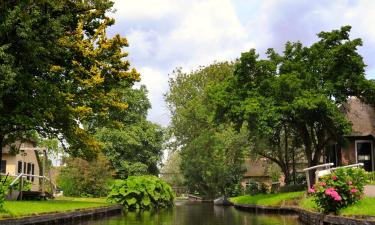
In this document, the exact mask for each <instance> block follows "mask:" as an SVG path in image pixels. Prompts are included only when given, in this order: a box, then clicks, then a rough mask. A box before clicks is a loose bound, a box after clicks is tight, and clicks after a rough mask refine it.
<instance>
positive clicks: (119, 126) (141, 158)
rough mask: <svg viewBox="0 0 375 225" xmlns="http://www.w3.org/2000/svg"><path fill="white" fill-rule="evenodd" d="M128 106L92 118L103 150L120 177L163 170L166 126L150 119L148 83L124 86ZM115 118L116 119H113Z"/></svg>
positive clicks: (123, 96)
mask: <svg viewBox="0 0 375 225" xmlns="http://www.w3.org/2000/svg"><path fill="white" fill-rule="evenodd" d="M121 99H122V101H123V102H126V103H127V104H128V105H129V107H128V109H127V110H125V111H124V110H123V111H119V110H112V111H111V112H110V114H109V116H108V117H107V118H106V119H105V120H95V121H90V123H89V124H90V125H89V126H91V127H93V128H95V133H94V134H95V137H96V138H97V139H98V140H99V141H101V142H102V143H103V153H104V155H105V156H106V158H107V159H108V161H109V162H110V164H111V166H112V168H113V169H114V170H115V172H116V177H119V178H126V177H128V176H131V175H143V174H153V175H157V174H158V172H159V169H158V164H159V163H160V161H161V157H162V149H163V141H164V139H163V133H164V132H163V129H162V128H161V127H160V126H159V125H157V124H154V123H152V122H150V121H147V112H148V110H149V109H150V107H151V104H150V102H149V100H148V99H147V90H146V88H145V87H144V86H141V87H140V88H139V89H135V88H127V89H123V90H122V97H121ZM111 121H114V123H113V122H112V123H109V122H111Z"/></svg>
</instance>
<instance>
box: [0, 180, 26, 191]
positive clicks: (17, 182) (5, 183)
mask: <svg viewBox="0 0 375 225" xmlns="http://www.w3.org/2000/svg"><path fill="white" fill-rule="evenodd" d="M14 179H16V178H14V177H7V178H5V177H4V178H3V181H4V182H3V183H4V185H5V186H6V187H7V188H9V186H10V184H11V183H12V182H13V181H14ZM31 185H32V184H31V181H29V180H27V179H26V178H24V180H23V188H22V190H23V191H31ZM13 190H17V191H19V190H20V180H17V181H16V182H15V183H14V184H13Z"/></svg>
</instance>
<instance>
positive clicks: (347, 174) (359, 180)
mask: <svg viewBox="0 0 375 225" xmlns="http://www.w3.org/2000/svg"><path fill="white" fill-rule="evenodd" d="M366 182H367V173H366V171H365V170H363V169H360V168H341V169H338V170H335V171H334V172H332V173H331V174H329V175H326V176H323V177H322V178H320V179H319V182H318V183H316V184H315V185H314V187H313V188H312V189H310V190H309V192H310V193H311V194H312V195H313V196H314V201H315V203H316V205H317V207H318V208H319V209H320V210H321V211H323V212H324V213H336V214H337V213H338V212H339V210H340V209H342V208H345V207H347V206H349V205H353V204H354V203H356V202H357V201H359V200H360V199H361V198H362V195H363V189H364V185H365V184H366Z"/></svg>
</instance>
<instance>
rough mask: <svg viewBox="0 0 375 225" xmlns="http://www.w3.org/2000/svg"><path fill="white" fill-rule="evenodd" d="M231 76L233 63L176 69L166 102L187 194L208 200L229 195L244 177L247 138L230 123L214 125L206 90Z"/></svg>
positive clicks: (211, 107)
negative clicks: (182, 69)
mask: <svg viewBox="0 0 375 225" xmlns="http://www.w3.org/2000/svg"><path fill="white" fill-rule="evenodd" d="M227 76H233V64H232V63H216V64H213V65H210V66H207V67H205V68H201V69H199V70H197V71H194V72H191V73H189V74H186V73H183V72H182V71H181V70H176V71H175V73H174V74H173V78H171V80H170V83H169V86H170V88H169V92H168V93H167V94H166V102H167V104H168V108H169V110H170V112H171V115H172V118H171V120H172V121H171V125H170V127H169V129H170V131H171V132H172V138H171V140H172V142H173V143H172V144H173V146H175V148H176V149H178V151H179V152H180V155H181V172H182V174H183V175H184V177H185V181H186V184H187V186H188V188H189V190H190V191H192V192H196V191H197V192H199V193H200V194H202V195H206V196H208V197H210V198H212V197H215V196H218V195H231V191H232V190H233V189H234V186H235V185H237V184H239V182H240V180H241V178H242V174H243V172H244V171H243V161H244V152H245V149H246V148H247V147H248V143H247V139H246V136H244V135H243V133H241V134H238V133H237V132H235V130H234V129H233V126H232V124H231V123H228V124H222V125H216V124H215V122H214V121H213V120H212V116H211V115H212V114H211V112H212V110H213V106H212V105H211V104H210V101H209V96H208V89H209V87H210V86H211V85H212V84H214V83H220V82H222V81H224V80H225V78H226V77H227Z"/></svg>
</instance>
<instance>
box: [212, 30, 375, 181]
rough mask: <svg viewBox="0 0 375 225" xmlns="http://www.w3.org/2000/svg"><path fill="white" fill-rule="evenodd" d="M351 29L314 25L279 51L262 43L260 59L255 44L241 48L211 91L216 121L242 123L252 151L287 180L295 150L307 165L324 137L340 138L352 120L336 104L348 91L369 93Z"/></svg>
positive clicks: (318, 153) (370, 86)
mask: <svg viewBox="0 0 375 225" xmlns="http://www.w3.org/2000/svg"><path fill="white" fill-rule="evenodd" d="M350 29H351V27H350V26H344V27H342V28H341V29H338V30H333V31H331V32H321V33H319V34H318V38H319V40H318V41H317V42H316V43H314V44H312V45H311V46H308V47H305V46H303V45H302V44H301V43H300V42H296V43H291V42H287V43H286V45H285V49H284V51H283V54H278V53H276V52H275V50H273V49H269V50H268V51H267V58H266V59H259V55H258V54H256V52H255V50H254V49H253V50H250V51H249V52H245V53H242V54H241V58H240V60H239V61H238V62H237V63H236V65H235V71H234V76H228V79H227V82H222V83H221V84H220V85H216V87H215V88H213V89H212V91H211V94H210V97H211V99H212V101H213V102H214V104H215V105H216V108H215V109H214V112H215V118H216V120H217V121H219V122H227V121H231V122H234V123H236V124H237V126H238V127H240V126H241V125H242V124H247V125H248V129H249V130H250V132H249V137H250V138H251V140H252V144H253V146H252V147H253V148H252V149H253V151H255V152H256V153H257V154H259V155H261V156H262V157H266V158H268V159H270V160H271V161H273V162H275V163H276V164H278V165H279V166H280V168H281V170H282V171H283V173H284V175H285V180H286V182H287V183H288V182H289V181H290V180H291V179H290V178H289V177H290V174H289V172H290V171H292V168H291V166H293V165H295V159H298V158H302V157H299V153H298V150H299V149H302V150H303V153H304V155H305V157H306V160H307V162H308V166H309V167H310V166H314V165H317V164H318V163H319V160H320V159H321V157H322V154H323V151H324V148H325V147H326V146H327V145H328V144H329V143H333V142H338V143H342V142H343V136H344V135H346V134H348V133H349V132H350V130H351V124H350V123H349V122H348V121H347V119H346V118H345V117H344V115H343V114H342V112H341V110H340V109H339V107H340V106H341V105H343V104H345V103H346V102H347V100H348V98H349V97H352V96H356V97H358V98H360V99H363V100H367V101H371V99H373V97H371V96H370V94H369V93H374V90H375V89H374V84H373V82H371V81H369V80H367V79H366V77H365V70H364V68H365V64H364V62H363V58H362V57H361V55H359V53H358V51H357V50H358V47H359V46H361V45H362V41H361V40H360V39H353V40H352V39H350V37H349V36H350V35H349V32H350ZM293 170H295V168H293ZM312 174H313V172H312ZM311 179H312V183H313V181H314V176H311Z"/></svg>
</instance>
